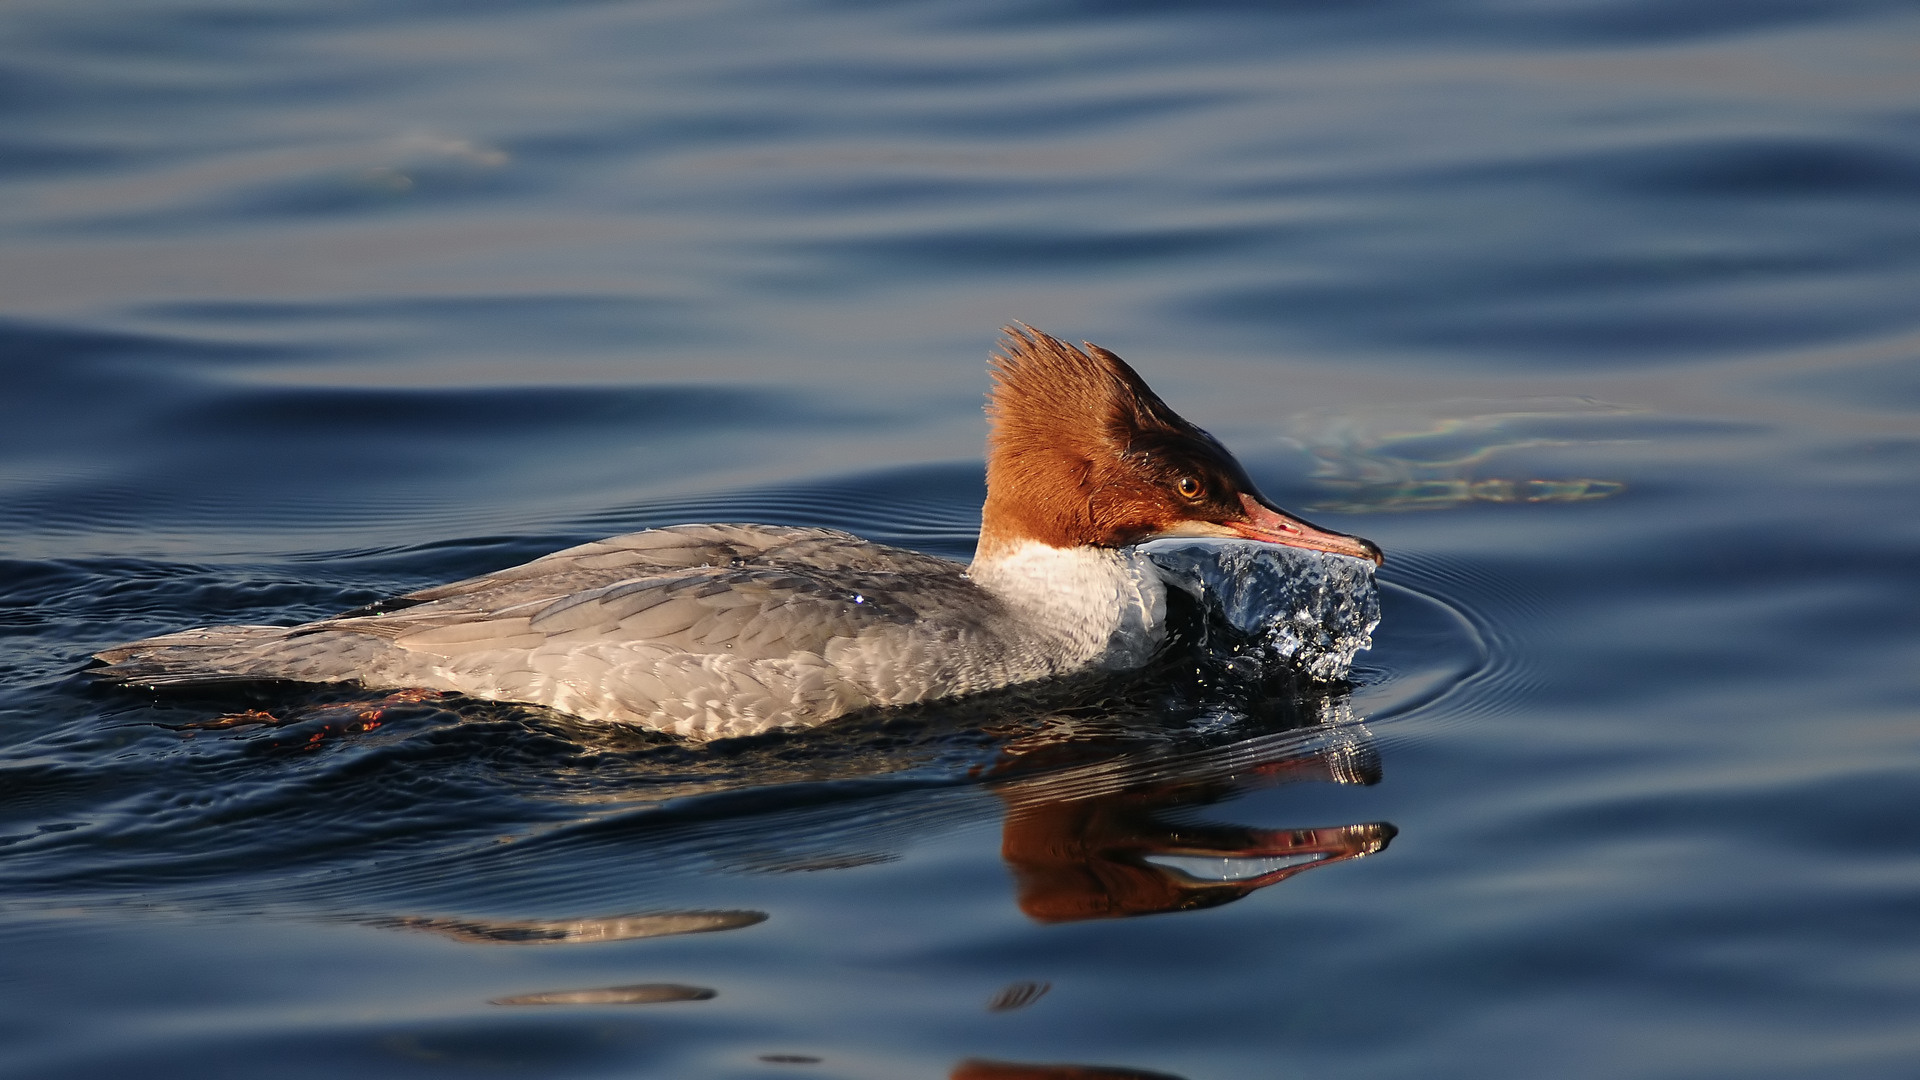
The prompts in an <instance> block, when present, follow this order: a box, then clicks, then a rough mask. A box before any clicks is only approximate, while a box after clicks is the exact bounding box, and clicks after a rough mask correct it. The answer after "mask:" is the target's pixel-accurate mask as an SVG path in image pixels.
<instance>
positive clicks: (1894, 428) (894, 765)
mask: <svg viewBox="0 0 1920 1080" xmlns="http://www.w3.org/2000/svg"><path fill="white" fill-rule="evenodd" d="M0 103H3V105H0V387H3V389H0V633H3V634H4V641H5V645H4V648H3V649H0V1074H4V1075H5V1076H8V1077H32V1078H36V1080H37V1078H74V1077H125V1076H141V1077H175V1076H178V1077H195V1078H219V1077H258V1076H275V1077H289V1078H302V1077H341V1076H356V1077H407V1078H413V1077H465V1076H489V1077H491V1076H516V1077H635V1076H647V1077H655V1076H657V1077H673V1078H716V1080H719V1078H778V1077H846V1078H875V1080H879V1078H887V1080H892V1078H907V1077H928V1078H942V1077H952V1078H964V1080H1016V1078H1028V1080H1033V1078H1048V1077H1052V1078H1056V1080H1065V1078H1069V1077H1072V1078H1080V1080H1088V1078H1122V1077H1133V1078H1139V1077H1161V1078H1163V1080H1164V1078H1165V1077H1176V1078H1181V1080H1229V1078H1241V1077H1340V1078H1348V1077H1351V1078H1400V1077H1405V1078H1409V1080H1412V1078H1421V1080H1431V1078H1436V1077H1442V1078H1445V1077H1459V1078H1463V1080H1465V1078H1474V1080H1484V1078H1488V1077H1529V1078H1530V1077H1556V1078H1584V1077H1593V1078H1618V1077H1662V1078H1666V1077H1675V1078H1679V1077H1686V1078H1706V1077H1728V1078H1732V1077H1739V1078H1752V1077H1808V1078H1813V1077H1819V1078H1823V1080H1824V1078H1836V1077H1838V1078H1849V1077H1907V1076H1912V1075H1913V1074H1914V1070H1915V1068H1916V1062H1920V614H1917V613H1920V484H1916V482H1915V476H1916V473H1917V472H1920V302H1916V298H1920V11H1917V10H1916V9H1915V8H1914V7H1913V5H1912V4H1911V3H1906V2H1896V0H1877V2H1876V0H1857V2H1854V0H1839V2H1832V3H1824V4H1788V3H1774V2H1762V0H1739V2H1735V0H1726V2H1711V0H1679V2H1655V0H1588V2H1557V3H1556V2H1545V0H1508V2H1501V0H1461V2H1453V3H1441V4H1432V3H1414V2H1411V0H1380V2H1371V3H1344V4H1335V3H1326V4H1314V3H1286V4H1253V3H1233V2H1221V3H1193V4H1165V5H1155V4H1107V5H1102V4H1076V3H1068V2H1062V0H1055V2H1048V0H1038V2H1027V3H1016V2H1012V0H980V2H972V0H946V2H941V3H901V4H889V5H882V4H872V3H803V4H773V3H754V2H744V0H743V2H730V0H723V2H702V3H691V2H683V3H634V2H604V3H553V2H541V3H534V2H531V0H490V2H486V3H464V4H456V3H425V2H423V3H412V4H374V3H360V4H351V3H349V4H319V3H304V4H303V3H297V2H296V3H280V4H257V3H241V2H231V0H201V2H189V0H155V2H150V3H143V4H139V5H125V4H108V3H102V2H99V0H58V2H54V0H15V2H13V3H10V4H8V5H7V7H6V9H5V11H4V12H0ZM1015 319H1019V320H1024V321H1026V322H1029V323H1032V324H1033V325H1035V326H1038V327H1041V328H1042V329H1046V330H1049V331H1052V332H1054V333H1057V334H1061V335H1064V336H1068V337H1073V338H1089V339H1092V340H1093V341H1096V342H1098V343H1100V344H1102V345H1105V346H1107V347H1109V348H1112V349H1114V350H1115V351H1117V352H1119V353H1120V354H1121V355H1123V356H1125V357H1127V358H1128V359H1129V360H1130V361H1132V362H1133V363H1134V364H1135V365H1136V366H1137V367H1138V368H1139V369H1140V370H1141V371H1142V373H1143V374H1144V375H1145V376H1146V377H1147V378H1148V380H1149V381H1151V382H1152V383H1153V384H1154V385H1155V387H1156V388H1157V389H1158V390H1159V391H1160V392H1161V393H1162V394H1163V395H1164V396H1165V397H1166V398H1167V399H1168V400H1169V401H1170V402H1171V403H1172V404H1173V405H1174V406H1175V407H1176V408H1178V409H1180V410H1181V411H1182V412H1183V413H1185V414H1186V415H1188V416H1189V417H1190V418H1192V419H1194V420H1195V421H1196V422H1198V423H1201V424H1202V425H1204V426H1206V427H1208V428H1209V429H1211V430H1213V431H1214V432H1215V434H1217V435H1219V436H1220V437H1221V438H1222V439H1223V440H1224V441H1225V442H1226V443H1227V444H1228V445H1229V446H1231V447H1233V448H1234V449H1235V450H1236V451H1237V452H1238V453H1239V454H1240V455H1241V457H1242V459H1243V460H1244V461H1245V462H1246V463H1247V464H1248V467H1249V469H1250V470H1251V471H1252V472H1253V474H1254V475H1255V477H1256V478H1257V479H1258V480H1259V481H1260V483H1261V484H1262V486H1263V487H1264V488H1265V489H1266V490H1267V492H1268V494H1270V495H1272V496H1274V497H1275V498H1276V499H1278V500H1279V501H1280V502H1282V503H1283V504H1285V505H1288V506H1289V507H1291V508H1293V509H1296V510H1299V511H1301V512H1303V513H1307V514H1309V516H1311V517H1313V518H1314V519H1315V520H1317V521H1320V522H1322V523H1323V524H1326V525H1328V526H1330V527H1334V528H1338V529H1342V530H1346V531H1353V532H1358V533H1361V534H1363V535H1366V536H1368V537H1371V538H1372V539H1374V540H1375V541H1377V542H1379V543H1380V544H1381V545H1382V546H1383V547H1384V548H1385V549H1386V550H1387V552H1388V562H1387V564H1386V566H1385V568H1384V570H1383V571H1382V580H1383V606H1384V610H1385V621H1384V623H1383V624H1382V626H1381V628H1380V630H1379V631H1378V632H1377V634H1376V647H1375V648H1374V649H1373V651H1372V652H1370V653H1366V654H1362V657H1361V663H1360V666H1359V667H1358V668H1357V670H1356V674H1357V683H1356V685H1355V686H1354V687H1353V688H1352V690H1351V691H1350V692H1343V693H1337V694H1333V695H1330V696H1327V697H1325V698H1321V699H1317V700H1308V701H1284V700H1283V701H1277V702H1263V703H1259V704H1258V706H1257V707H1255V706H1248V707H1244V708H1240V707H1236V708H1221V707H1218V702H1217V701H1213V700H1212V699H1211V698H1209V694H1210V693H1213V691H1208V690H1206V689H1205V688H1202V689H1200V690H1196V689H1194V688H1192V687H1186V688H1181V687H1168V686H1162V685H1143V686H1134V687H1131V688H1129V689H1128V690H1127V691H1126V692H1125V693H1122V694H1118V695H1117V696H1114V697H1111V698H1108V699H1103V700H1095V701H1087V702H1079V703H1075V704H1073V706H1072V707H1066V708H1061V707H1052V708H1040V707H1037V706H1034V705H1031V704H1023V703H1020V702H1010V701H1002V702H990V703H983V704H979V705H970V706H968V707H964V708H961V707H956V708H947V709H930V710H925V711H924V712H923V713H922V714H920V715H916V716H912V717H897V718H892V719H890V720H874V721H868V722H854V723H849V724H847V725H843V726H839V727H836V728H832V729H829V730H823V731H819V732H814V733H811V734H803V735H794V736H785V737H771V738H766V739H760V740H750V741H746V742H741V743H735V744H730V745H722V746H718V747H714V748H711V749H695V748H689V747H685V746H681V745H677V744H675V743H673V742H671V741H670V740H666V739H661V738H653V737H649V736H645V735H639V734H625V735H621V734H609V733H607V732H604V731H599V730H595V729H592V728H588V727H584V726H582V725H580V724H578V723H576V722H572V721H570V720H569V719H568V718H566V717H563V716H558V715H554V714H548V713H542V712H538V711H534V710H519V709H514V708H507V707H501V706H492V705H482V704H477V703H462V702H459V701H446V702H420V703H413V704H408V703H389V704H387V705H384V706H379V705H372V704H370V703H369V702H368V700H367V695H364V694H355V693H354V692H352V691H350V690H346V689H340V688H335V689H333V690H318V691H293V690H285V689H282V690H277V691H274V690H268V689H264V688H263V689H260V690H258V691H249V692H240V693H234V694H231V695H228V696H225V697H207V696H200V697H181V696H171V697H156V696H153V695H150V694H140V693H134V692H129V691H125V690H118V689H114V688H111V687H106V686H101V685H97V684H96V683H94V682H93V681H92V680H91V679H89V678H88V677H87V676H85V675H83V674H81V673H80V669H81V668H82V666H83V664H84V663H85V661H86V658H87V656H88V655H89V654H90V653H92V652H93V651H94V650H96V649H98V648H101V647H104V646H106V645H109V644H113V643H116V642H119V641H123V640H126V639H129V638H133V637H138V636H142V635H146V634H150V633H157V632H160V631H165V630H171V629H177V628H181V627H185V626H191V625H199V624H205V623H210V622H278V623H291V622H295V621H300V620H304V619H308V618H313V617H316V616H319V615H322V614H326V613H330V612H333V611H337V610H341V609H344V608H348V607H353V606H356V605H360V604H364V603H367V602H369V601H372V600H374V599H377V598H379V597H382V596H386V595H390V594H392V593H395V592H399V591H403V590H407V589H412V588H417V587H420V586H424V585H428V584H432V583H437V582H441V581H446V580H451V579H453V578H456V577H461V576H465V575H468V574H473V573H478V572H481V571H485V570H490V569H494V568H497V567H501V566H504V565H507V564H510V563H514V562H519V561H522V560H524V559H528V558H531V557H533V556H536V555H539V554H541V553H544V552H546V551H549V550H552V549H554V548H557V547H560V546H563V545H566V544H570V543H573V542H577V541H583V540H587V539H592V538H596V537H599V536H604V535H608V534H611V533H615V532H622V531H627V530H631V529H636V528H642V527H646V526H651V525H660V524H667V523H671V522H677V521H689V520H692V521H701V520H757V521H767V522H777V523H794V524H825V525H832V526H838V527H843V528H847V529H851V530H854V531H856V532H860V533H862V534H864V535H867V536H870V537H872V538H875V539H878V540H883V541H889V542H895V543H902V544H906V545H909V546H912V547H916V548H920V549H923V550H927V551H932V552H937V553H940V554H944V555H950V556H955V557H966V556H967V555H968V554H969V553H970V552H971V549H972V542H973V534H974V531H975V530H976V528H977V526H978V512H979V509H978V508H979V501H980V498H981V479H980V474H981V438H982V434H983V424H982V420H981V416H980V411H979V405H980V398H981V394H982V392H983V390H984V389H985V385H986V379H985V375H984V359H985V357H986V354H987V351H988V350H989V348H991V347H992V345H993V342H994V339H995V334H996V330H997V328H998V327H1000V326H1001V325H1003V324H1005V323H1007V322H1009V321H1011V320H1015ZM249 710H259V711H260V712H261V713H267V714H271V716H272V717H273V719H274V720H276V721H277V722H275V723H261V722H255V721H259V720H261V719H262V717H261V715H260V714H259V713H251V712H249Z"/></svg>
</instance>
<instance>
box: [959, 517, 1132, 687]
mask: <svg viewBox="0 0 1920 1080" xmlns="http://www.w3.org/2000/svg"><path fill="white" fill-rule="evenodd" d="M967 574H968V576H969V577H971V578H973V580H974V581H975V582H976V583H978V584H979V585H980V587H981V588H983V589H985V590H987V591H988V592H991V593H993V594H994V595H995V596H997V597H999V598H1000V600H1001V601H1002V602H1003V603H1005V604H1006V605H1007V607H1008V608H1009V609H1010V610H1011V612H1012V614H1013V615H1014V616H1015V617H1016V618H1017V619H1019V620H1020V622H1021V623H1022V624H1023V625H1024V626H1025V627H1026V628H1027V631H1028V633H1030V634H1033V635H1034V636H1036V637H1037V638H1039V639H1041V640H1043V641H1046V642H1048V643H1050V644H1051V645H1053V646H1054V647H1055V648H1056V649H1057V650H1058V652H1057V654H1056V655H1058V657H1059V659H1060V660H1061V661H1062V662H1064V663H1065V665H1067V666H1068V667H1070V668H1071V667H1101V668H1107V669H1110V670H1123V669H1127V668H1134V667H1139V666H1140V665H1142V664H1144V663H1146V662H1147V660H1149V659H1150V658H1151V657H1152V656H1153V654H1154V652H1155V651H1156V650H1157V649H1159V647H1160V644H1161V642H1162V641H1163V640H1165V637H1166V620H1167V589H1166V585H1165V583H1164V582H1163V581H1162V579H1161V576H1160V573H1159V571H1158V570H1157V569H1156V568H1155V567H1154V565H1153V564H1152V563H1151V562H1149V561H1148V560H1147V558H1146V557H1145V556H1143V555H1140V554H1138V553H1136V552H1134V551H1133V550H1131V549H1125V550H1115V549H1112V548H1091V547H1074V548H1058V547H1052V546H1049V545H1047V544H1040V543H1033V542H1027V543H1023V544H1021V545H1019V546H1018V547H1015V548H1013V549H1012V550H1010V551H1008V552H1007V553H1005V554H1001V555H997V556H994V557H992V558H982V559H975V560H974V563H973V565H972V566H971V567H969V568H968V570H967Z"/></svg>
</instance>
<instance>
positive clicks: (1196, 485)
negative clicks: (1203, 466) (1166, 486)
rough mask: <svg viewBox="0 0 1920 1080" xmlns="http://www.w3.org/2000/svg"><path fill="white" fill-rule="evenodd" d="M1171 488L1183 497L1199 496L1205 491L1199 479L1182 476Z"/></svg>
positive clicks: (1195, 497)
mask: <svg viewBox="0 0 1920 1080" xmlns="http://www.w3.org/2000/svg"><path fill="white" fill-rule="evenodd" d="M1173 490H1175V491H1177V492H1179V493H1180V497H1181V498H1183V499H1197V498H1199V497H1200V493H1201V492H1202V491H1205V490H1206V488H1204V487H1202V486H1201V484H1200V481H1198V480H1195V479H1194V478H1193V477H1191V476H1183V477H1181V478H1180V480H1179V481H1178V482H1177V483H1175V484H1174V485H1173Z"/></svg>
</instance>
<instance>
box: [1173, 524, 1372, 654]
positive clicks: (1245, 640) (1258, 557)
mask: <svg viewBox="0 0 1920 1080" xmlns="http://www.w3.org/2000/svg"><path fill="white" fill-rule="evenodd" d="M1140 551H1141V553H1142V554H1144V555H1146V556H1147V558H1149V559H1151V560H1152V561H1153V563H1154V565H1156V566H1158V567H1159V568H1160V572H1161V574H1162V576H1164V577H1165V578H1166V579H1167V582H1168V584H1170V585H1174V586H1177V587H1179V588H1181V589H1183V590H1185V591H1186V592H1188V593H1190V594H1191V595H1193V597H1194V598H1195V599H1197V600H1199V602H1200V606H1201V609H1202V610H1203V611H1204V612H1205V614H1206V619H1207V623H1208V627H1207V631H1208V635H1209V636H1208V647H1209V648H1210V649H1211V650H1212V651H1214V652H1215V653H1216V654H1222V653H1224V654H1225V655H1223V656H1222V657H1221V658H1222V659H1229V658H1230V661H1231V662H1233V663H1234V664H1235V666H1240V664H1241V663H1242V661H1241V658H1243V657H1247V656H1249V655H1251V657H1252V658H1253V659H1254V660H1255V661H1257V662H1258V663H1260V664H1261V666H1262V667H1265V666H1267V665H1270V664H1276V663H1277V664H1282V665H1285V666H1286V667H1289V668H1291V669H1292V670H1294V671H1296V672H1298V673H1300V674H1302V675H1305V676H1306V677H1308V678H1310V679H1313V680H1315V681H1317V682H1334V681H1336V680H1339V679H1344V678H1346V676H1347V671H1348V669H1349V668H1351V667H1352V666H1353V657H1354V654H1355V653H1357V652H1359V651H1360V650H1361V649H1366V648H1371V647H1372V645H1373V628H1374V627H1376V626H1378V625H1380V594H1379V593H1378V592H1377V591H1375V589H1374V585H1373V563H1371V562H1369V561H1367V560H1366V559H1356V558H1353V557H1351V556H1347V555H1332V554H1328V553H1326V552H1321V551H1306V550H1303V549H1301V548H1294V547H1284V546H1281V545H1279V544H1263V543H1260V542H1259V541H1255V540H1229V539H1213V538H1211V537H1178V538H1173V539H1166V540H1154V541H1151V542H1149V543H1146V544H1142V545H1140ZM1216 631H1223V632H1224V634H1225V636H1226V637H1227V638H1228V641H1227V643H1226V645H1227V647H1226V648H1225V649H1224V650H1222V649H1220V648H1219V647H1218V643H1217V642H1215V641H1213V639H1212V635H1213V634H1214V633H1215V632H1216Z"/></svg>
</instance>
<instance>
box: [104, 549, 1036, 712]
mask: <svg viewBox="0 0 1920 1080" xmlns="http://www.w3.org/2000/svg"><path fill="white" fill-rule="evenodd" d="M982 603H983V596H982V594H981V593H980V592H979V590H978V589H976V588H975V587H974V586H973V585H972V584H971V583H970V582H968V581H967V580H966V578H965V576H964V575H963V573H962V571H961V567H960V566H959V564H957V563H954V562H951V561H949V560H946V559H940V558H936V557H934V556H930V555H923V554H920V553H918V552H912V551H905V550H902V549H899V548H889V547H884V546H881V545H877V544H873V543H870V542H868V541H865V540H861V539H860V538H858V537H855V536H853V535H851V534H849V533H843V532H837V531H835V530H831V529H802V528H776V527H770V526H750V525H683V526H675V527H672V528H666V529H653V530H648V531H646V532H639V533H630V534H628V535H625V536H616V537H612V538H610V539H607V540H599V541H595V542H593V543H590V544H582V545H580V546H578V547H573V548H568V549H566V550H564V551H558V552H554V553H553V554H551V555H547V556H545V557H543V558H539V559H535V560H534V561H532V562H529V563H526V564H524V565H521V566H516V567H511V568H509V569H506V570H501V571H497V572H495V573H491V574H483V575H480V576H478V577H474V578H468V579H466V580H464V581H457V582H453V583H451V584H448V585H440V586H435V587H433V588H429V589H422V590H419V591H417V592H413V593H409V594H407V595H406V596H405V597H402V598H399V599H398V600H396V601H393V602H390V603H389V604H387V605H375V608H374V609H363V610H362V611H357V612H349V613H347V614H346V615H344V616H336V617H335V618H332V619H325V620H321V621H319V622H315V623H309V624H306V625H305V626H300V627H294V628H290V629H288V628H272V627H250V628H237V627H235V628H214V629H212V630H205V631H189V632H187V633H186V634H177V635H170V636H168V637H166V638H159V639H152V640H150V641H147V642H137V643H135V644H133V645H129V646H121V647H119V648H117V649H112V650H108V651H106V652H103V653H101V654H100V656H101V658H102V659H104V660H107V661H108V662H109V663H110V664H111V665H113V666H111V667H109V668H108V669H106V673H107V674H109V675H113V676H116V677H121V678H125V679H127V680H128V681H139V682H153V683H159V682H194V681H215V680H222V679H232V678H293V679H304V680H312V681H330V680H338V681H357V682H361V683H363V684H365V685H368V686H376V687H415V686H424V687H431V688H436V689H446V690H455V691H459V692H462V693H467V694H471V695H474V696H478V697H488V698H496V699H501V700H512V701H524V702H532V703H535V704H543V705H550V706H553V707H555V708H559V709H563V710H565V711H568V712H573V713H576V714H578V715H581V716H584V717H588V718H599V719H608V720H618V721H624V722H629V723H638V724H643V725H645V726H649V727H655V728H660V729H663V730H669V731H675V732H677V733H679V734H683V735H689V736H692V737H695V738H712V737H718V736H721V735H733V734H747V733H750V732H753V731H760V730H765V729H767V728H770V727H776V726H787V725H811V724H815V723H820V722H822V721H825V720H828V719H832V718H833V717H834V716H838V715H841V714H843V713H845V712H848V711H851V710H853V709H858V708H862V707H865V706H867V705H871V704H898V703H902V702H905V701H911V700H919V699H922V698H926V697H932V696H940V695H941V694H943V693H946V692H950V691H951V690H953V689H954V688H956V687H960V688H964V687H965V686H967V685H970V684H971V683H972V682H974V681H979V680H983V679H984V680H989V681H990V680H991V679H993V678H994V677H995V676H994V675H993V674H992V673H991V672H981V671H969V670H960V669H955V668H954V664H956V663H964V664H971V665H974V666H976V667H977V666H979V665H980V664H981V663H982V658H981V656H980V655H979V651H978V650H975V653H974V654H972V655H971V658H970V659H965V660H954V659H951V658H953V657H956V656H959V657H967V656H968V655H969V654H967V653H965V652H956V651H955V650H954V649H953V648H952V646H953V645H955V644H956V643H957V641H955V640H948V639H950V638H953V637H954V634H953V633H952V632H950V631H940V632H936V631H930V630H928V629H927V627H928V626H929V625H945V626H948V627H951V626H953V625H955V624H956V620H957V621H958V623H959V624H960V625H962V626H964V624H965V623H966V621H967V619H968V618H969V617H978V616H979V615H980V614H982V611H981V605H982ZM383 606H390V607H393V608H394V609H395V610H390V611H381V610H377V609H378V608H380V607H383ZM195 634H198V635H201V636H199V637H193V636H191V635H195ZM1002 659H1003V660H1005V659H1006V658H1002ZM985 663H986V664H987V666H989V667H991V666H992V663H993V658H992V657H990V656H989V657H987V659H986V661H985Z"/></svg>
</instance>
